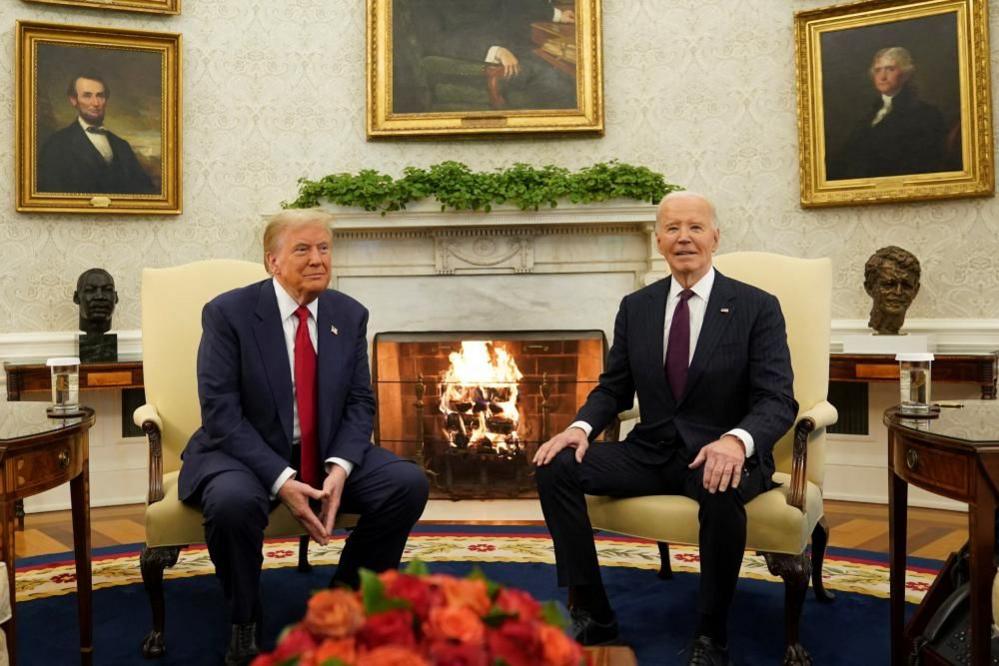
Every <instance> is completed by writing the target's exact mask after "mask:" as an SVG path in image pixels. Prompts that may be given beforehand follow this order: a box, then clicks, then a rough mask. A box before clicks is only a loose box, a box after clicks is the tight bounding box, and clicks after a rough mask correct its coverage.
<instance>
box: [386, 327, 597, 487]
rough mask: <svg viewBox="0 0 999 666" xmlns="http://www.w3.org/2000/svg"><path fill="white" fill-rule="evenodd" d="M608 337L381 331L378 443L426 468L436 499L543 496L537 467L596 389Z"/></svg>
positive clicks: (572, 333)
mask: <svg viewBox="0 0 999 666" xmlns="http://www.w3.org/2000/svg"><path fill="white" fill-rule="evenodd" d="M606 347H607V343H606V339H605V337H604V333H603V331H599V330H591V331H517V332H494V333H487V332H482V331H476V332H443V333H437V332H428V333H409V332H407V333H394V332H387V333H378V334H376V335H375V338H374V345H373V356H374V362H373V363H372V367H373V371H374V377H373V381H374V384H375V391H376V397H377V404H378V414H377V417H376V423H375V441H376V443H377V444H378V445H379V446H383V447H385V448H387V449H389V450H390V451H392V452H394V453H396V454H398V455H400V456H402V457H405V458H410V459H412V460H415V461H417V462H418V463H419V464H420V465H422V466H423V468H424V469H425V470H426V472H427V475H428V476H429V478H430V480H431V489H432V490H431V497H436V498H451V499H472V498H475V499H492V498H521V497H536V496H537V495H536V492H535V486H534V479H533V466H532V465H531V464H530V460H531V458H532V457H533V455H534V453H535V451H536V450H537V448H538V446H539V445H540V444H541V443H542V442H544V441H545V440H546V439H547V438H548V437H550V436H551V435H552V434H554V433H557V432H559V431H560V430H562V429H564V428H566V427H567V426H568V425H569V423H571V422H572V418H573V416H574V415H575V413H576V409H577V408H578V406H579V405H581V404H582V402H583V401H584V400H585V398H586V395H587V394H588V393H589V392H590V390H591V389H592V388H593V387H594V386H595V385H596V383H597V380H598V378H599V376H600V372H601V371H602V369H603V364H604V355H605V352H606Z"/></svg>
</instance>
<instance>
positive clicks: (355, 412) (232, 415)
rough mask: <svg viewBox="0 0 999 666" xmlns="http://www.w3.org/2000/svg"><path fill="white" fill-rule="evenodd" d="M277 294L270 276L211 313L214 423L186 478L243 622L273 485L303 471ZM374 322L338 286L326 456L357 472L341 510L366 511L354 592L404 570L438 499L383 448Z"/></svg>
mask: <svg viewBox="0 0 999 666" xmlns="http://www.w3.org/2000/svg"><path fill="white" fill-rule="evenodd" d="M274 289H275V287H274V285H273V282H272V281H271V280H269V279H268V280H264V281H262V282H258V283H256V284H252V285H249V286H247V287H243V288H240V289H235V290H233V291H230V292H226V293H224V294H222V295H220V296H218V297H216V298H215V299H213V300H212V301H211V302H209V303H208V304H207V305H205V308H204V311H203V313H202V329H203V331H202V337H201V345H200V346H199V348H198V394H199V397H200V401H201V418H202V427H201V428H199V429H198V430H197V431H196V432H195V433H194V435H193V436H192V437H191V440H190V442H188V445H187V448H186V449H185V450H184V454H183V461H184V463H183V466H182V467H181V470H180V479H179V493H180V498H181V499H182V500H184V501H188V502H192V503H196V504H200V506H201V508H202V511H203V512H204V514H205V530H206V535H207V542H208V548H209V552H210V553H211V556H212V561H213V562H214V563H215V566H216V570H217V573H218V575H219V577H220V578H221V579H222V581H223V585H224V586H225V589H226V596H227V597H228V598H230V599H231V600H232V606H233V608H232V610H233V622H237V623H244V622H248V621H250V620H251V619H252V618H253V616H254V614H255V613H259V611H258V610H257V611H255V610H254V607H255V606H257V603H258V602H257V584H258V581H259V575H260V565H261V562H262V555H261V547H262V543H263V530H264V528H265V527H266V525H267V516H268V513H269V511H270V509H271V508H272V507H273V503H272V502H271V500H270V499H269V492H270V489H271V487H272V485H273V484H274V482H275V481H276V480H277V478H278V476H279V475H280V474H281V472H282V471H284V469H285V468H286V467H288V466H291V467H297V466H298V460H297V455H293V451H292V432H293V426H294V423H293V418H294V417H293V400H294V392H293V388H292V383H291V368H290V366H289V362H288V353H287V347H286V344H285V337H284V331H283V328H282V324H281V316H280V312H279V310H278V304H277V297H276V295H275V291H274ZM367 321H368V312H367V310H366V309H365V308H364V306H362V305H361V304H360V303H358V302H357V301H355V300H354V299H352V298H350V297H349V296H346V295H345V294H342V293H339V292H336V291H332V290H328V291H325V292H323V294H322V295H320V297H319V305H318V316H317V330H318V341H317V343H318V344H317V347H318V354H317V360H316V362H317V367H316V371H317V384H318V386H317V391H318V396H317V404H318V409H317V432H318V440H317V441H318V446H319V453H320V459H321V460H326V459H328V458H330V457H338V458H343V459H345V460H348V461H350V462H351V463H353V464H354V469H353V472H352V473H351V474H350V476H349V477H348V479H347V484H346V486H345V488H344V493H343V497H342V499H341V506H340V510H341V511H342V512H347V513H360V514H361V519H360V521H359V522H358V525H357V527H356V528H355V530H354V532H353V533H352V534H351V536H350V537H349V538H348V540H347V544H346V545H345V547H344V550H343V554H342V555H341V557H340V563H339V566H338V569H337V574H336V579H337V580H338V581H342V582H345V583H347V584H355V583H356V581H357V569H358V567H361V566H364V567H367V568H371V569H374V570H383V569H387V568H390V567H394V566H396V565H397V564H398V562H399V558H400V557H401V555H402V550H403V547H404V546H405V542H406V538H407V536H408V534H409V530H410V528H411V527H412V525H413V524H414V523H415V522H416V520H417V519H418V518H419V516H420V514H421V513H422V511H423V507H424V505H425V503H426V498H427V493H428V486H427V481H426V477H425V475H424V473H423V470H421V469H419V468H418V467H417V466H416V465H414V464H412V463H410V462H408V461H403V460H400V459H399V458H397V457H396V456H394V455H393V454H392V453H390V452H388V451H386V450H385V449H381V448H378V447H374V446H372V445H371V429H372V419H373V416H374V410H375V401H374V395H373V394H372V390H371V376H370V372H369V369H368V342H367ZM334 327H335V328H336V331H337V332H336V333H333V331H332V329H333V328H334ZM375 508H377V511H374V510H373V509H375Z"/></svg>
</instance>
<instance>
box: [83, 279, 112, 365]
mask: <svg viewBox="0 0 999 666" xmlns="http://www.w3.org/2000/svg"><path fill="white" fill-rule="evenodd" d="M73 302H74V303H76V304H77V305H79V306H80V330H81V331H82V332H83V335H81V336H80V360H81V361H82V362H84V363H87V362H95V361H96V362H99V361H117V360H118V336H117V335H116V334H115V333H108V331H109V330H110V329H111V315H112V313H114V306H115V304H116V303H117V302H118V292H117V291H115V288H114V278H113V277H111V274H110V273H108V272H107V271H106V270H104V269H103V268H90V269H87V270H85V271H83V273H81V274H80V277H79V279H77V281H76V291H74V292H73Z"/></svg>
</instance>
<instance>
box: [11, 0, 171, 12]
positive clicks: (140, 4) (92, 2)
mask: <svg viewBox="0 0 999 666" xmlns="http://www.w3.org/2000/svg"><path fill="white" fill-rule="evenodd" d="M24 1H25V2H35V3H39V4H43V5H69V6H71V7H90V8H93V9H116V10H118V11H123V12H144V13H146V14H179V13H180V0H24Z"/></svg>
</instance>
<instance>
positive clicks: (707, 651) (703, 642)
mask: <svg viewBox="0 0 999 666" xmlns="http://www.w3.org/2000/svg"><path fill="white" fill-rule="evenodd" d="M687 666H733V664H732V660H731V659H729V656H728V649H727V648H723V647H722V646H720V645H718V644H717V643H715V642H714V641H713V640H711V639H710V638H708V637H707V636H698V637H697V638H695V639H694V642H693V643H691V645H690V661H688V662H687Z"/></svg>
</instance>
